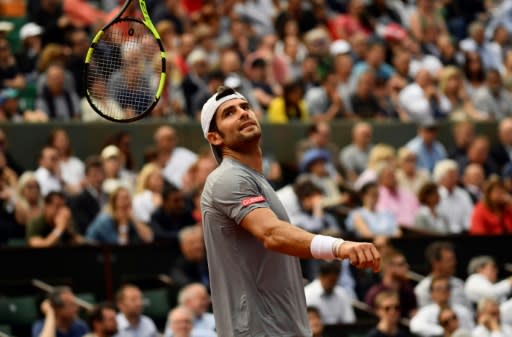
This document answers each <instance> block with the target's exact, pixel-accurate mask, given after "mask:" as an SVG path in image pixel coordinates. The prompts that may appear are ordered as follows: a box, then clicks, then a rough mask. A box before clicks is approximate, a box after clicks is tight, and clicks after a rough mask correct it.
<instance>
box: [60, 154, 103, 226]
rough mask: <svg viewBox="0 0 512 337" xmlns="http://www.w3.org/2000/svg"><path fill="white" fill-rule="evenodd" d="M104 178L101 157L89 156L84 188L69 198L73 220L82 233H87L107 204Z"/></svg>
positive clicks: (86, 164)
mask: <svg viewBox="0 0 512 337" xmlns="http://www.w3.org/2000/svg"><path fill="white" fill-rule="evenodd" d="M104 180H105V172H104V171H103V165H102V163H101V159H100V158H99V157H98V156H91V157H89V158H87V159H86V160H85V179H84V181H83V185H82V186H83V189H82V191H81V192H80V193H79V194H77V195H75V196H73V197H71V199H70V200H69V207H70V208H71V214H73V221H74V222H75V224H76V226H77V229H78V230H79V232H80V233H81V234H85V233H86V231H87V227H88V226H89V224H90V223H92V221H93V220H94V218H96V216H97V215H98V214H99V213H100V211H101V209H103V207H104V206H105V205H106V204H107V201H108V197H107V195H106V194H105V193H104V192H103V190H102V185H103V181H104Z"/></svg>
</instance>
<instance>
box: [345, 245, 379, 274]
mask: <svg viewBox="0 0 512 337" xmlns="http://www.w3.org/2000/svg"><path fill="white" fill-rule="evenodd" d="M336 255H337V257H338V258H340V259H349V261H350V263H351V264H353V265H354V266H356V267H357V268H372V269H373V271H374V272H378V271H379V270H380V253H379V251H378V250H377V248H375V246H374V245H373V244H372V243H368V242H352V241H345V242H344V243H343V244H342V245H341V246H340V247H339V248H338V251H337V254H336Z"/></svg>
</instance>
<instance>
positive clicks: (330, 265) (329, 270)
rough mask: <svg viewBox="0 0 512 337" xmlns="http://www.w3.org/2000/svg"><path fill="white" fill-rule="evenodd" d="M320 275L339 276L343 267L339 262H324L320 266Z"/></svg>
mask: <svg viewBox="0 0 512 337" xmlns="http://www.w3.org/2000/svg"><path fill="white" fill-rule="evenodd" d="M318 271H319V274H320V276H326V275H334V274H336V275H339V274H340V272H341V266H340V262H339V261H332V262H322V264H320V268H319V270H318Z"/></svg>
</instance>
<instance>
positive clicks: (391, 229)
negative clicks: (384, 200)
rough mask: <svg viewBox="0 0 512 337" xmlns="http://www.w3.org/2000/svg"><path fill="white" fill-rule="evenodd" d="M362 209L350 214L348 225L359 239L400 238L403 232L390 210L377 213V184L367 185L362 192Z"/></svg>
mask: <svg viewBox="0 0 512 337" xmlns="http://www.w3.org/2000/svg"><path fill="white" fill-rule="evenodd" d="M360 195H361V200H362V202H363V205H362V207H360V208H357V209H355V210H353V211H351V212H350V214H349V216H348V218H347V220H346V225H347V229H349V230H350V231H352V232H354V233H355V235H356V236H357V237H359V238H365V239H369V238H374V237H376V236H391V237H399V236H401V235H402V231H401V230H400V228H399V227H398V224H397V222H396V219H395V216H394V215H393V214H392V213H391V212H390V211H389V210H381V211H377V201H378V200H379V187H378V186H377V184H376V183H367V184H365V185H364V186H363V187H362V188H361V190H360Z"/></svg>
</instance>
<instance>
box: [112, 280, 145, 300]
mask: <svg viewBox="0 0 512 337" xmlns="http://www.w3.org/2000/svg"><path fill="white" fill-rule="evenodd" d="M128 288H134V289H138V290H140V288H139V287H137V286H136V285H135V284H133V283H126V284H123V285H122V286H121V288H119V289H118V290H117V292H116V301H117V302H119V301H121V300H122V299H123V297H124V291H125V290H126V289H128Z"/></svg>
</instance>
